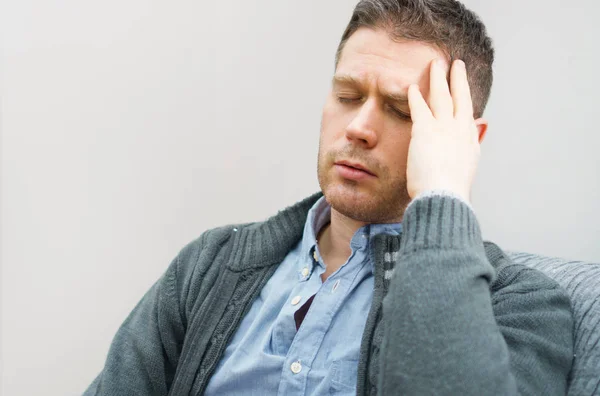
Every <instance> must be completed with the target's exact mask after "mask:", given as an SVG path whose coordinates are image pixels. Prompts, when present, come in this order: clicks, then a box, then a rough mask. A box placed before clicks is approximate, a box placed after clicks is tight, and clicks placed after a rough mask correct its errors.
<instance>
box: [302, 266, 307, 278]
mask: <svg viewBox="0 0 600 396" xmlns="http://www.w3.org/2000/svg"><path fill="white" fill-rule="evenodd" d="M302 276H304V277H306V276H308V268H307V267H304V268H302Z"/></svg>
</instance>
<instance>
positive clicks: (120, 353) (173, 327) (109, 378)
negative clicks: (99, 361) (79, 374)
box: [84, 255, 184, 396]
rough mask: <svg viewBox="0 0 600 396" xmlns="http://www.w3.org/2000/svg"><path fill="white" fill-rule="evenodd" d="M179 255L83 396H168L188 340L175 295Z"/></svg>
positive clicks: (142, 303) (119, 334)
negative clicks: (182, 349)
mask: <svg viewBox="0 0 600 396" xmlns="http://www.w3.org/2000/svg"><path fill="white" fill-rule="evenodd" d="M179 260H180V258H179V255H178V257H176V258H175V259H174V260H173V261H172V263H171V265H170V266H169V267H168V269H167V271H166V272H165V273H164V275H163V276H162V277H161V278H160V279H159V280H158V281H157V282H156V283H155V284H154V285H153V286H152V287H151V288H150V289H149V290H148V291H147V292H146V294H145V295H144V296H143V297H142V299H141V301H139V303H138V304H137V306H136V307H135V308H134V309H133V311H132V312H131V313H130V314H129V316H128V317H127V318H126V319H125V321H124V322H123V324H122V325H121V327H120V328H119V329H118V331H117V333H116V335H115V336H114V338H113V340H112V343H111V345H110V349H109V352H108V356H107V358H106V362H105V365H104V368H103V370H102V372H101V373H100V374H99V375H98V376H97V377H96V379H95V380H94V381H93V382H92V384H91V385H90V386H89V388H88V389H87V390H86V391H85V393H84V396H92V395H94V396H99V395H107V396H108V395H111V396H113V395H131V396H133V395H140V396H141V395H167V393H168V389H169V386H170V383H171V382H172V380H173V376H174V374H175V369H176V367H177V362H178V360H179V356H180V353H181V345H182V343H183V338H184V322H183V319H182V311H181V309H180V305H179V302H178V295H177V293H176V287H177V286H176V285H177V268H178V264H179Z"/></svg>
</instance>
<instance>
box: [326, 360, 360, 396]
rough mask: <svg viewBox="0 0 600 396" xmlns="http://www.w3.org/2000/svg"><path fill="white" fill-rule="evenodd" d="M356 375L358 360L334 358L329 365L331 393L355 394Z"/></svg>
mask: <svg viewBox="0 0 600 396" xmlns="http://www.w3.org/2000/svg"><path fill="white" fill-rule="evenodd" d="M357 375H358V360H334V361H333V364H332V365H331V384H330V385H331V386H330V390H329V393H330V394H332V395H348V396H350V395H355V394H356V376H357Z"/></svg>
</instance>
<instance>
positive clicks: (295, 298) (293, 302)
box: [292, 296, 302, 305]
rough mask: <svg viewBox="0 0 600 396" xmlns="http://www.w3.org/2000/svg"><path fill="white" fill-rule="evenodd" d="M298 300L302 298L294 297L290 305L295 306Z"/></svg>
mask: <svg viewBox="0 0 600 396" xmlns="http://www.w3.org/2000/svg"><path fill="white" fill-rule="evenodd" d="M300 300H302V296H296V297H294V298H292V305H297V304H298V303H299V302H300Z"/></svg>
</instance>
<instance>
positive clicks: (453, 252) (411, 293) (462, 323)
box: [378, 196, 573, 395]
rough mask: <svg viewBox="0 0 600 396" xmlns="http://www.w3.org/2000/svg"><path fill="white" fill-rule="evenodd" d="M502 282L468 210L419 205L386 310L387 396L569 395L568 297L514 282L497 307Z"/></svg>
mask: <svg viewBox="0 0 600 396" xmlns="http://www.w3.org/2000/svg"><path fill="white" fill-rule="evenodd" d="M499 275H501V274H499ZM495 277H496V273H495V270H494V268H493V267H492V265H491V264H490V262H489V261H488V259H487V257H486V254H485V250H484V245H483V242H482V239H481V232H480V229H479V225H478V223H477V220H476V218H475V214H474V212H473V211H472V210H471V209H470V208H469V207H468V206H467V205H466V204H465V203H464V202H462V201H460V200H458V199H455V198H452V197H448V196H445V197H443V196H428V197H422V198H421V199H418V200H415V201H413V203H412V204H411V205H410V206H409V207H408V208H407V211H406V213H405V215H404V220H403V234H402V240H401V246H400V252H399V255H398V262H397V263H396V268H395V270H394V276H393V277H392V280H391V284H390V289H389V292H388V294H387V296H386V298H385V299H384V302H383V319H384V322H383V326H384V339H383V343H382V350H381V355H380V356H381V361H380V367H381V371H380V377H379V384H378V385H379V386H378V388H379V390H380V392H381V394H408V395H426V394H437V395H457V394H460V395H487V394H489V395H515V394H519V393H521V394H536V395H537V394H544V395H555V394H556V395H559V394H564V393H565V391H566V379H567V375H568V371H569V369H570V365H571V358H572V347H573V346H572V342H573V341H572V335H571V334H572V333H571V331H572V317H571V311H570V304H569V300H568V298H567V296H566V295H565V294H564V292H563V291H562V290H561V289H559V288H558V287H555V286H554V284H553V283H552V282H550V281H546V280H545V278H540V279H542V280H543V282H542V281H539V282H529V284H525V283H523V282H517V281H516V279H515V280H510V281H508V280H507V281H506V283H511V285H510V286H509V287H506V288H505V290H503V291H502V292H499V294H498V298H497V299H496V301H495V303H493V302H492V295H491V293H490V285H491V283H492V281H493V280H494V278H495ZM512 285H521V286H517V287H513V286H512Z"/></svg>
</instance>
